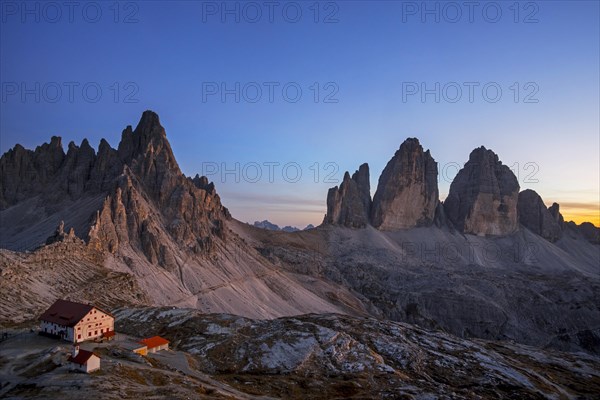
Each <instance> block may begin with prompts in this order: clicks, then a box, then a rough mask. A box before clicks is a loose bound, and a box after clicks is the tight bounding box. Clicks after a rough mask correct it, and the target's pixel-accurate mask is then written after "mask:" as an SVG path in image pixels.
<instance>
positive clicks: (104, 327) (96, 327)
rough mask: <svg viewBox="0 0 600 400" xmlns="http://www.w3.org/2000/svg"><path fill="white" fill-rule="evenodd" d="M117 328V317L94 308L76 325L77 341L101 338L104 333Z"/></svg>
mask: <svg viewBox="0 0 600 400" xmlns="http://www.w3.org/2000/svg"><path fill="white" fill-rule="evenodd" d="M114 330H115V319H114V318H113V317H111V316H110V315H108V314H105V313H103V312H102V311H100V310H98V309H96V308H93V309H92V310H90V312H89V313H88V314H87V315H86V316H85V317H83V318H82V319H81V321H79V323H78V324H77V325H75V327H74V332H75V333H74V335H75V338H74V340H75V342H83V341H85V340H92V339H95V338H99V337H101V336H102V334H103V333H105V332H108V331H114ZM72 340H73V339H72Z"/></svg>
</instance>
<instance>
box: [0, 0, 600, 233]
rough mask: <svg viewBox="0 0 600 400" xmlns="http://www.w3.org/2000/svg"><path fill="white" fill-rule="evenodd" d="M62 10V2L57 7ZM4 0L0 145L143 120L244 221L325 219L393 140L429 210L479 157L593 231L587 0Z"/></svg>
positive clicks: (592, 15) (595, 195) (597, 34)
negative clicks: (422, 185)
mask: <svg viewBox="0 0 600 400" xmlns="http://www.w3.org/2000/svg"><path fill="white" fill-rule="evenodd" d="M69 4H71V5H69ZM468 4H469V3H466V4H465V2H462V1H459V2H436V1H429V2H421V1H418V2H411V1H408V2H406V1H369V2H366V1H323V2H314V1H297V2H293V1H292V2H286V1H279V2H269V1H266V2H261V1H259V2H235V1H232V2H221V1H218V2H213V1H180V2H178V1H169V2H163V1H137V2H136V1H133V2H127V1H125V2H119V3H117V2H86V1H80V2H76V4H75V5H73V3H69V2H37V1H30V2H21V1H2V2H0V18H1V20H0V21H1V25H0V81H1V84H2V88H1V89H2V90H1V95H2V98H1V103H0V152H2V153H4V152H6V151H7V150H9V149H10V148H12V147H13V146H14V145H15V144H16V143H20V144H22V145H23V146H25V147H26V148H31V149H33V148H35V147H36V146H37V145H40V144H41V143H43V142H47V141H49V138H50V137H51V136H52V135H58V136H61V137H62V139H63V145H64V146H66V145H67V144H68V143H69V142H70V141H74V142H76V143H77V144H79V143H81V141H82V140H83V139H84V138H88V139H89V140H90V143H91V144H92V145H93V146H95V147H97V145H98V143H99V142H100V139H101V138H106V139H107V140H108V142H109V143H110V144H111V145H112V146H113V147H116V146H117V145H118V141H119V139H120V135H121V131H122V130H123V129H124V128H125V126H127V125H133V126H135V125H136V124H137V122H138V121H139V118H140V116H141V113H142V112H143V111H144V110H146V109H151V110H153V111H155V112H157V113H158V114H159V116H160V118H161V123H162V125H163V126H164V127H165V129H166V132H167V137H168V139H169V141H170V143H171V146H172V148H173V151H174V153H175V156H176V158H177V161H178V162H179V165H180V167H181V169H182V171H183V172H184V173H185V174H186V175H192V176H193V175H195V174H196V173H199V174H200V175H207V176H208V177H209V179H210V180H212V181H214V182H215V185H216V188H217V192H218V193H219V194H220V196H221V200H222V202H223V204H224V205H225V206H227V207H228V208H229V209H230V211H231V213H232V215H233V216H234V217H235V218H237V219H239V220H242V221H245V222H253V221H256V220H264V219H268V220H270V221H271V222H274V223H276V224H279V225H281V226H283V225H293V226H298V227H304V226H306V225H307V224H314V225H317V224H319V223H320V222H321V221H322V219H323V215H324V213H325V211H326V204H325V201H326V196H327V189H328V188H329V187H332V186H336V185H338V184H339V183H340V182H341V179H342V178H343V174H344V172H345V171H350V173H352V172H354V171H355V170H356V169H358V167H359V165H360V164H362V163H365V162H367V163H368V164H369V166H370V174H371V175H370V178H371V191H372V193H373V194H374V192H375V190H376V187H377V180H378V178H379V175H380V173H381V171H382V170H383V168H384V167H385V165H386V163H387V162H388V161H389V159H390V158H391V157H392V156H393V155H394V152H395V151H396V150H397V149H398V148H399V146H400V144H401V143H402V142H403V141H404V140H405V139H406V138H407V137H417V138H419V140H420V142H421V144H422V145H423V147H424V148H425V149H430V151H431V154H432V156H433V157H434V159H435V160H436V161H437V162H438V165H439V170H440V173H439V187H440V197H441V199H442V200H443V199H444V198H445V197H446V195H447V193H448V190H449V186H450V183H451V181H452V178H453V177H454V175H456V172H457V170H458V168H460V167H461V166H462V165H463V164H464V163H465V162H466V161H467V160H468V156H469V153H470V152H471V150H473V149H474V148H476V147H479V146H481V145H484V146H485V147H487V148H490V149H492V150H494V151H495V152H496V153H497V154H498V155H499V157H500V159H501V160H502V161H503V163H504V164H506V165H508V166H509V167H511V169H513V171H514V172H515V174H516V175H517V178H518V180H519V183H520V186H521V189H526V188H530V189H533V190H535V191H537V192H538V193H539V194H540V195H541V196H542V198H543V199H544V201H545V203H546V204H547V205H550V204H552V203H553V202H558V203H559V204H561V211H562V213H563V215H564V216H565V219H567V220H575V221H576V222H582V221H586V220H587V221H592V222H594V223H595V224H596V225H600V116H599V112H600V111H599V110H600V99H599V97H600V94H599V93H600V80H599V71H600V60H599V56H600V39H599V38H600V30H599V21H600V10H599V2H597V1H568V2H561V1H538V2H535V1H534V2H531V1H529V2H517V3H515V2H512V1H510V2H508V1H507V2H493V1H492V2H488V1H480V2H477V5H474V6H472V8H471V6H469V5H468Z"/></svg>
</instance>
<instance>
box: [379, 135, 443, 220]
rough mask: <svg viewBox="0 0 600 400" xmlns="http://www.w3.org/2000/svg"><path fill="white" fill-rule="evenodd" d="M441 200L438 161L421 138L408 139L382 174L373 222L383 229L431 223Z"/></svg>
mask: <svg viewBox="0 0 600 400" xmlns="http://www.w3.org/2000/svg"><path fill="white" fill-rule="evenodd" d="M438 203H439V192H438V184H437V163H436V162H435V160H434V159H433V157H431V154H430V153H429V150H427V151H423V147H422V146H421V144H420V143H419V140H418V139H415V138H409V139H406V140H405V141H404V143H402V145H401V146H400V149H399V150H398V151H396V154H394V157H392V159H391V160H390V161H389V162H388V163H387V165H386V167H385V169H384V170H383V172H382V173H381V176H380V177H379V183H378V185H377V192H376V193H375V196H374V197H373V207H372V210H371V223H372V225H373V226H374V227H376V228H378V229H381V230H396V229H406V228H413V227H417V226H429V225H432V224H433V222H434V217H435V210H436V207H437V205H438Z"/></svg>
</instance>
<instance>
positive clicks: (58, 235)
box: [46, 221, 82, 245]
mask: <svg viewBox="0 0 600 400" xmlns="http://www.w3.org/2000/svg"><path fill="white" fill-rule="evenodd" d="M57 242H73V243H75V242H82V241H81V240H80V239H79V238H78V237H77V236H75V230H74V229H73V228H71V229H69V232H68V233H65V222H64V221H60V224H58V227H57V228H56V231H54V234H53V235H52V236H50V237H48V239H46V245H49V244H52V243H57Z"/></svg>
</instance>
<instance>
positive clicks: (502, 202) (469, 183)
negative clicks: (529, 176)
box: [444, 146, 519, 235]
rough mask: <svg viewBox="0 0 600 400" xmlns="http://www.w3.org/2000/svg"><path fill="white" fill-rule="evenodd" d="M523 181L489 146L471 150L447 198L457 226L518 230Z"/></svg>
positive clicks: (488, 231) (476, 230)
mask: <svg viewBox="0 0 600 400" xmlns="http://www.w3.org/2000/svg"><path fill="white" fill-rule="evenodd" d="M518 196H519V182H518V181H517V178H516V177H515V175H514V174H513V172H512V171H511V170H510V168H508V167H507V166H506V165H503V164H502V162H501V161H500V160H499V159H498V156H497V155H496V154H495V153H494V152H493V151H491V150H487V149H486V148H485V147H483V146H482V147H480V148H477V149H475V150H473V151H472V152H471V155H470V156H469V161H468V162H467V163H466V164H465V166H464V167H463V168H462V169H461V170H460V171H459V172H458V174H457V175H456V177H455V178H454V180H453V181H452V184H451V185H450V192H449V194H448V197H447V198H446V200H445V201H444V210H445V212H446V216H447V217H448V219H449V220H450V221H451V222H452V223H453V224H454V226H455V227H456V228H457V229H458V230H460V231H461V232H464V233H472V234H475V235H506V234H509V233H512V232H514V231H516V230H517V227H518V223H517V200H518Z"/></svg>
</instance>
